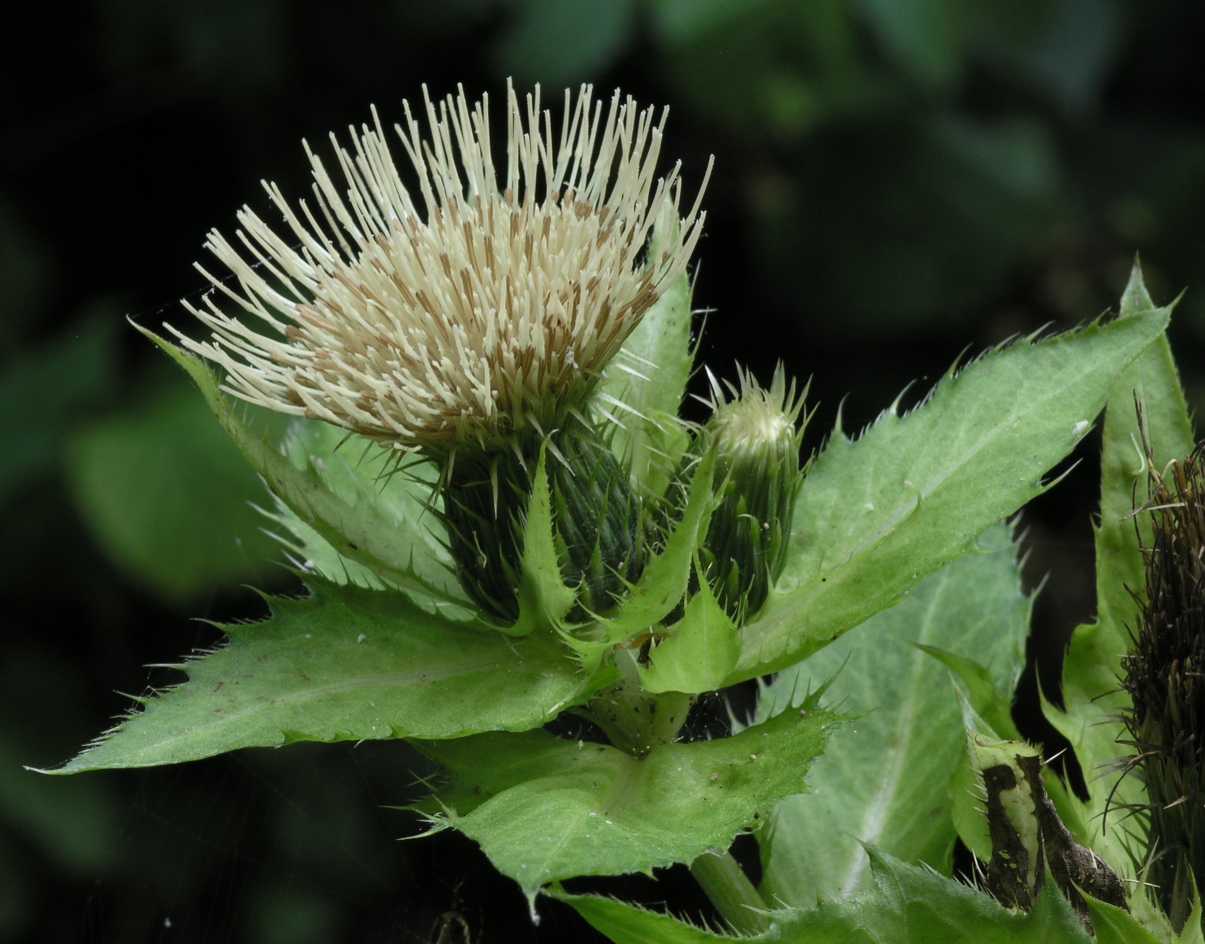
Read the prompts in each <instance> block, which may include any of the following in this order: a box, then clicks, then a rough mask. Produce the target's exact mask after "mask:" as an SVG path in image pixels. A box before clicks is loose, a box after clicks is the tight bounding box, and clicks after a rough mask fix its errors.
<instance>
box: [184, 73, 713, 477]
mask: <svg viewBox="0 0 1205 944" xmlns="http://www.w3.org/2000/svg"><path fill="white" fill-rule="evenodd" d="M423 110H424V111H425V125H423V124H421V123H420V121H419V119H418V118H416V117H415V115H414V114H412V112H411V109H410V106H409V105H408V104H404V105H403V111H404V116H405V121H404V123H403V124H401V125H396V126H395V128H394V130H395V131H396V135H397V139H398V141H397V143H398V144H400V146H401V150H402V151H403V152H404V154H405V156H406V158H407V160H408V161H409V163H410V165H412V171H413V173H412V174H411V177H412V178H413V181H414V183H413V185H408V184H407V183H406V182H405V181H404V180H403V174H402V172H401V171H400V170H399V169H398V167H397V165H396V164H395V162H394V158H393V154H392V152H391V149H390V145H389V142H388V138H389V137H390V136H389V135H388V134H387V133H386V131H385V130H384V129H383V127H382V125H381V122H380V119H379V117H378V116H377V114H376V111H375V109H374V110H373V122H372V125H371V126H369V125H363V126H361V127H360V128H359V130H355V129H349V133H350V138H351V146H350V149H348V148H346V147H344V146H342V145H340V144H339V142H338V140H337V139H336V138H335V136H334V135H332V136H331V141H332V145H333V148H334V155H335V159H336V162H337V164H338V174H339V181H338V182H336V178H335V177H334V176H332V174H331V173H330V172H328V170H327V167H326V165H325V164H324V163H323V161H322V160H321V159H320V158H319V157H317V156H316V155H315V154H314V153H313V152H312V151H311V150H310V148H309V146H308V144H307V145H306V152H307V154H308V155H309V158H310V165H311V169H312V173H313V178H314V184H313V200H312V202H311V201H307V200H304V199H303V200H300V201H298V203H297V204H296V206H294V205H292V204H290V203H289V202H288V201H287V200H286V199H285V197H284V195H283V194H282V192H281V190H280V188H279V187H277V186H276V185H275V184H270V183H265V184H264V186H265V189H266V190H267V192H268V196H269V197H270V199H271V201H272V203H273V204H274V205H275V207H276V209H277V210H278V211H279V212H280V213H281V215H282V216H283V223H284V225H283V226H282V227H281V228H280V230H279V231H276V230H273V229H272V228H271V227H270V226H269V225H268V224H267V223H266V222H265V221H264V220H263V219H262V218H261V217H260V216H259V215H258V214H257V213H256V212H255V211H253V210H251V209H250V208H247V207H244V208H243V209H242V210H241V211H239V213H238V214H237V219H238V222H239V225H240V229H238V230H237V232H236V234H235V238H234V240H233V241H232V240H229V239H227V238H226V237H225V236H223V235H222V234H221V233H219V232H217V231H216V230H215V231H212V232H211V233H210V234H209V236H208V239H207V241H206V244H205V245H206V248H208V249H209V251H210V252H211V253H212V254H213V255H214V256H215V257H216V258H217V259H218V261H219V262H221V263H222V264H223V265H224V266H225V267H226V268H227V269H229V270H230V272H231V273H233V276H234V278H233V280H231V281H229V282H228V280H227V279H223V278H222V277H219V276H217V275H212V274H210V272H209V271H208V270H206V269H205V268H203V267H201V266H199V265H198V269H200V271H201V272H202V273H203V274H204V275H205V276H206V278H208V279H209V281H210V282H211V283H212V286H213V288H212V290H211V291H209V292H207V293H206V295H205V297H204V299H203V301H202V303H201V305H200V306H199V307H198V306H194V305H191V304H189V303H187V302H186V303H185V305H186V307H188V308H189V310H190V311H192V312H193V314H195V315H196V316H197V317H198V318H200V319H201V321H203V322H204V323H205V324H206V325H207V326H208V327H209V328H210V329H212V335H211V336H210V337H209V338H208V339H207V340H202V341H193V340H190V339H188V338H183V337H182V341H183V343H184V344H185V345H187V346H188V347H189V348H190V349H191V350H193V351H194V352H195V353H198V354H200V355H202V356H203V357H205V358H208V359H209V360H210V361H213V362H214V363H216V364H220V365H221V366H222V367H223V368H224V369H225V371H226V378H225V389H226V390H227V391H228V392H229V393H231V394H233V395H235V396H237V397H241V398H242V399H244V400H247V401H250V402H252V403H255V404H258V405H260V406H264V407H267V408H269V409H273V410H277V411H280V412H283V413H290V414H295V415H303V416H307V417H311V418H317V419H321V420H325V421H327V422H330V423H333V424H336V425H338V426H341V427H344V428H346V429H348V430H351V431H353V432H356V433H359V434H361V435H364V436H368V437H371V438H374V439H377V440H380V441H384V442H387V443H389V444H390V445H393V446H396V447H398V448H402V449H422V450H425V451H427V452H429V453H433V454H435V455H439V454H450V453H452V452H453V451H454V450H455V449H456V448H457V447H458V446H461V445H468V444H475V445H476V446H479V447H480V448H482V449H493V448H498V447H500V446H504V444H505V443H506V442H507V441H508V440H509V438H510V437H511V436H512V435H514V434H516V433H522V432H523V431H525V430H535V431H537V432H540V431H542V430H544V429H547V428H551V427H554V426H556V425H558V423H560V422H561V421H562V420H563V419H564V418H565V417H566V416H568V415H572V414H574V413H578V414H579V415H580V413H581V411H582V409H583V407H584V406H585V404H586V403H587V401H588V400H589V397H590V394H591V393H592V392H593V389H594V387H595V385H596V382H597V379H598V377H599V374H600V372H601V371H602V369H603V368H604V367H605V366H606V364H607V363H608V361H610V360H611V358H612V357H613V356H614V355H615V354H616V352H617V351H618V350H619V348H620V346H621V345H622V344H623V342H624V340H625V339H626V338H627V336H628V335H629V334H630V333H631V331H632V330H633V329H634V328H635V326H636V325H637V324H638V323H639V322H640V319H641V318H642V316H643V315H644V314H645V312H647V311H648V310H649V308H650V307H652V305H653V304H654V303H655V302H656V301H657V299H658V298H659V296H660V294H661V292H662V291H663V289H664V288H665V287H666V286H667V285H668V284H669V283H670V282H671V281H672V280H673V279H674V278H675V277H677V276H680V275H681V274H682V272H683V271H684V270H685V267H686V265H687V262H688V260H689V257H690V255H691V252H692V250H693V249H694V246H695V243H696V242H697V241H698V238H699V234H700V231H701V229H702V226H703V221H704V216H705V214H704V213H702V212H701V211H700V208H699V198H701V196H702V192H703V188H700V191H699V195H698V197H696V199H695V200H694V202H693V204H692V205H691V206H690V208H689V209H687V210H686V211H685V213H683V211H682V209H681V202H682V184H681V179H680V176H679V168H678V165H675V166H674V167H673V168H672V169H671V170H670V172H669V173H668V174H667V175H666V176H665V177H662V178H658V176H657V171H656V166H657V162H658V157H659V153H660V148H661V133H662V129H663V127H664V124H665V117H666V115H665V112H662V114H661V115H660V116H659V117H655V116H654V113H653V111H652V109H645V110H640V109H638V107H637V105H636V103H635V102H634V101H633V100H632V99H631V98H630V97H629V98H626V99H623V98H621V97H620V95H619V93H618V92H616V93H615V94H614V96H613V97H612V98H611V100H610V103H609V104H608V105H605V106H604V104H603V102H601V101H599V100H596V99H595V97H594V95H593V91H592V89H591V88H590V86H583V87H582V88H581V90H580V91H579V93H578V95H577V96H576V98H574V97H573V96H571V94H570V93H569V91H568V90H567V91H566V92H565V98H564V108H563V113H562V115H561V118H560V121H559V127H558V128H557V129H556V130H555V131H554V123H553V119H552V116H551V115H550V114H549V112H547V111H544V110H542V109H541V105H540V91H539V87H538V86H537V87H536V89H535V90H534V92H533V93H531V94H529V95H527V96H526V98H525V100H524V101H523V102H522V103H521V102H520V100H519V97H518V96H517V95H516V93H515V91H514V89H513V88H512V87H510V86H509V85H508V88H507V103H506V112H507V139H506V149H505V154H504V155H503V156H502V157H501V158H500V160H499V162H498V163H495V155H494V146H493V141H492V138H491V128H490V123H489V99H488V95H487V96H483V97H482V98H481V100H480V101H477V102H474V103H470V102H469V101H468V100H467V99H466V98H465V95H464V92H463V90H460V91H459V92H458V93H457V94H456V95H450V96H448V97H447V98H446V99H444V100H443V101H440V102H438V103H436V102H434V101H432V100H431V98H430V97H429V96H428V95H427V94H426V92H425V90H424V109H423ZM708 171H710V166H709V167H708ZM705 186H706V179H705V180H704V182H703V187H705ZM654 225H657V226H659V227H660V226H664V227H665V234H666V238H664V239H659V240H658V245H659V247H660V251H659V252H658V253H657V255H656V258H649V259H643V258H642V254H643V253H644V252H645V246H646V243H647V241H648V237H649V235H650V232H651V230H652V228H653V227H654ZM230 304H232V305H233V306H234V307H235V308H237V309H241V312H240V313H239V314H238V315H231V314H227V313H226V311H225V310H224V308H225V307H229V306H230ZM247 316H250V317H247Z"/></svg>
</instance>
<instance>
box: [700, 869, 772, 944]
mask: <svg viewBox="0 0 1205 944" xmlns="http://www.w3.org/2000/svg"><path fill="white" fill-rule="evenodd" d="M690 874H691V875H693V876H694V877H695V881H696V882H698V883H699V887H700V888H702V889H703V891H704V892H705V893H706V894H707V897H708V898H709V899H710V900H711V903H712V904H713V905H715V907H716V910H717V911H718V912H719V913H720V914H721V915H722V916H723V918H724V920H725V921H727V922H728V923H729V924H730V925H732V928H733V930H735V931H737V932H739V933H741V934H760V933H761V932H763V931H767V930H769V928H770V919H769V917H768V916H767V914H766V912H768V911H769V910H770V909H769V908H768V907H767V906H766V902H765V899H763V898H762V896H761V894H760V893H759V892H758V890H757V889H756V888H754V887H753V883H752V882H751V881H749V876H747V875H746V874H745V870H744V869H742V868H741V865H740V863H739V862H737V861H736V859H734V858H733V857H732V853H730V852H708V853H705V854H704V855H701V856H699V857H698V858H697V859H695V860H694V862H692V863H691V864H690Z"/></svg>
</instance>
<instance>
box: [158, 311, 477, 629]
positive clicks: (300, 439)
mask: <svg viewBox="0 0 1205 944" xmlns="http://www.w3.org/2000/svg"><path fill="white" fill-rule="evenodd" d="M135 327H136V328H138V330H139V331H141V332H142V333H143V334H144V335H146V336H147V337H148V338H150V340H151V341H153V342H154V343H155V344H156V345H157V346H158V347H159V348H161V349H162V350H163V351H164V352H165V353H167V354H168V356H170V357H171V358H172V360H174V361H175V362H176V363H177V364H179V365H180V366H181V367H182V368H184V370H185V372H187V374H188V375H189V376H190V377H191V378H192V379H193V382H194V383H196V385H197V387H198V389H199V390H200V391H201V394H202V395H203V396H204V397H205V400H206V402H207V403H208V404H209V407H210V409H211V410H213V413H214V415H215V416H216V417H217V418H218V422H219V423H220V424H221V426H222V428H223V429H225V430H226V433H227V434H228V435H229V436H230V438H231V439H233V440H234V442H235V444H236V445H237V446H238V447H239V449H240V450H241V451H242V453H243V455H244V456H245V457H246V459H247V461H248V462H249V463H250V464H251V466H252V468H254V469H255V471H256V472H258V473H259V474H260V475H262V476H263V478H264V480H265V481H266V482H267V484H268V487H269V488H270V489H271V490H272V493H273V494H274V495H276V497H277V498H279V499H280V500H281V501H282V502H283V503H284V504H285V505H287V506H288V507H289V509H290V510H291V511H292V512H293V513H294V514H296V515H297V517H299V518H300V519H301V520H302V521H303V522H305V523H306V524H307V525H308V526H309V527H310V528H312V529H313V530H314V531H315V532H317V534H318V535H319V536H320V537H322V538H323V540H325V541H326V542H328V543H329V544H330V546H331V547H332V548H333V549H334V550H335V551H337V552H338V554H340V555H342V556H343V557H347V558H349V559H351V560H354V561H357V562H359V563H361V564H363V565H364V566H365V567H367V568H368V569H369V570H371V571H372V572H373V573H374V574H376V575H377V576H378V577H380V578H382V579H383V580H384V581H386V582H387V583H389V584H390V585H392V586H395V587H398V588H400V589H404V590H409V591H416V592H417V593H418V594H420V595H421V596H423V597H429V598H431V599H433V600H437V601H440V602H444V603H452V604H455V605H456V606H460V607H468V606H469V604H468V602H467V598H466V596H465V594H464V592H463V591H462V590H461V588H460V586H459V584H458V583H457V582H456V578H455V575H454V573H453V571H452V569H451V568H450V567H449V566H448V555H447V553H446V551H445V550H444V548H443V546H442V545H441V544H440V543H439V540H438V539H437V538H436V536H435V535H434V534H433V533H432V531H431V523H432V520H433V515H432V511H431V509H430V508H429V507H428V500H429V495H430V493H429V491H428V490H426V489H425V488H424V487H423V486H422V484H421V480H418V484H416V485H415V487H414V488H410V487H407V483H410V482H413V481H414V480H413V479H408V478H407V477H406V474H405V473H404V472H402V473H397V474H395V475H393V476H392V477H391V479H390V481H389V487H386V488H382V487H381V484H380V482H379V481H377V479H378V478H379V474H374V473H373V471H372V470H370V469H367V468H366V467H365V465H364V463H363V462H361V463H359V464H357V463H355V462H353V461H352V459H351V458H344V457H342V456H340V455H339V454H338V453H337V452H336V451H335V450H334V445H335V443H337V442H339V441H340V440H342V439H343V438H345V437H346V433H343V432H341V431H338V430H335V429H334V428H333V427H331V428H325V429H324V428H323V427H324V425H325V424H317V423H307V424H298V425H297V426H295V427H294V432H293V434H292V436H291V437H290V438H288V439H287V440H286V442H285V447H286V449H287V450H288V453H289V454H288V455H285V454H284V453H283V452H282V451H281V450H280V449H278V448H277V447H276V446H275V445H274V444H273V443H272V442H270V441H269V440H268V439H267V438H265V437H264V436H262V435H261V434H259V433H258V432H257V431H256V430H255V429H253V428H252V427H251V426H250V424H248V423H247V422H246V421H244V420H243V419H242V418H241V417H240V416H239V414H238V411H237V410H236V409H235V404H234V402H233V401H232V400H230V399H229V398H228V397H226V396H224V395H223V394H222V393H221V392H220V391H219V389H218V381H217V378H216V377H215V376H214V374H213V372H212V371H211V370H210V369H209V367H208V366H207V365H206V364H205V363H204V362H203V361H202V360H201V359H200V358H198V357H194V356H193V355H192V354H189V353H188V352H186V351H183V350H181V349H180V348H178V347H177V346H176V345H174V344H172V343H171V342H169V341H166V340H164V339H163V338H161V337H159V336H158V335H156V334H154V333H153V332H151V331H148V330H147V329H146V328H143V327H140V326H138V325H135ZM332 437H333V438H334V442H332V441H331V439H332ZM328 445H329V450H330V451H329V452H328V451H326V449H325V448H324V447H326V446H328ZM349 445H350V446H351V449H352V450H353V451H354V450H355V449H356V445H357V444H355V443H350V444H349ZM366 445H367V444H366V443H365V442H364V441H363V440H360V441H359V447H360V449H361V450H363V448H364V447H365V446H366ZM353 454H358V453H353ZM378 473H379V470H378Z"/></svg>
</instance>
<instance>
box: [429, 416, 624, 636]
mask: <svg viewBox="0 0 1205 944" xmlns="http://www.w3.org/2000/svg"><path fill="white" fill-rule="evenodd" d="M541 446H543V448H544V449H545V450H546V451H545V473H546V475H547V478H548V491H549V496H550V498H551V501H552V520H553V532H554V539H555V541H556V543H557V545H558V550H559V551H560V555H559V556H560V558H561V560H560V570H561V573H560V576H561V579H562V581H563V582H564V583H565V584H566V585H568V586H572V587H575V588H576V589H577V599H578V603H579V607H580V608H581V610H580V612H582V613H584V612H589V613H595V614H604V613H606V612H607V611H608V610H609V609H610V608H611V607H612V605H613V604H614V602H615V600H616V598H617V597H618V596H619V594H620V593H621V592H622V591H623V589H624V587H625V585H626V583H628V582H631V581H634V580H635V579H636V578H637V577H638V576H639V575H640V572H641V570H642V569H643V566H644V561H645V556H646V548H645V540H644V538H645V532H644V520H643V515H642V506H641V502H640V500H639V499H638V497H637V496H636V494H635V492H634V491H633V489H632V486H631V482H630V480H629V476H628V474H627V472H626V471H625V470H624V469H623V467H622V466H621V465H620V463H619V462H618V461H617V460H616V458H615V455H614V454H613V453H612V452H611V449H610V447H609V445H608V443H607V442H606V439H605V437H604V436H603V435H602V433H601V432H600V431H599V430H597V429H595V428H593V427H586V426H582V425H580V424H577V425H573V426H571V427H570V428H569V429H568V430H564V431H557V432H556V433H553V434H551V435H550V436H549V437H548V439H546V440H538V439H532V440H531V441H529V442H527V443H526V444H525V445H524V446H520V447H517V448H516V449H514V450H512V451H508V452H497V453H492V454H488V455H471V454H470V455H467V456H465V457H464V458H465V461H463V462H461V461H457V463H456V464H455V465H454V466H453V467H452V471H451V475H450V477H449V479H448V481H447V482H446V483H445V485H444V487H443V488H442V494H443V500H444V514H443V517H444V520H445V523H446V524H447V530H448V546H449V550H450V551H451V552H452V557H453V560H454V561H455V563H456V568H457V573H458V575H459V576H460V581H461V584H462V586H464V588H465V590H466V591H468V593H469V595H470V596H471V597H472V598H473V601H474V602H475V603H476V604H477V605H478V606H479V607H481V609H482V610H484V611H485V612H487V613H489V614H490V615H492V616H494V617H496V618H498V619H499V620H502V621H504V622H510V621H513V620H514V619H515V618H516V617H517V616H518V599H517V595H516V589H517V587H518V586H519V581H520V571H521V562H522V555H523V543H524V538H523V535H524V527H525V515H526V513H527V509H528V504H529V502H530V499H531V491H532V484H533V482H532V478H533V475H534V474H535V472H536V469H537V468H538V464H539V453H540V449H541Z"/></svg>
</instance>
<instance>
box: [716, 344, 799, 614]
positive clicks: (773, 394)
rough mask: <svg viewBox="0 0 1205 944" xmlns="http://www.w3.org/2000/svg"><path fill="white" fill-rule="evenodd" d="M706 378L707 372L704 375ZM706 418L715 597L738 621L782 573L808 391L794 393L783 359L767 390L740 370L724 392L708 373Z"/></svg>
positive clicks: (760, 601) (762, 600)
mask: <svg viewBox="0 0 1205 944" xmlns="http://www.w3.org/2000/svg"><path fill="white" fill-rule="evenodd" d="M709 376H710V375H709ZM710 380H711V388H712V399H711V408H712V414H711V419H710V420H708V422H707V426H706V427H705V429H704V435H703V437H702V440H701V441H702V442H704V443H705V444H706V445H708V446H710V447H711V448H714V449H715V451H716V480H717V481H718V482H719V483H720V487H719V504H718V505H717V507H716V509H715V511H714V512H713V513H712V516H711V524H710V526H709V528H708V531H707V539H706V541H705V542H704V558H705V560H704V563H705V570H706V573H707V575H708V578H709V579H710V581H711V585H712V587H713V589H714V592H715V594H716V599H717V600H719V602H720V604H721V605H722V606H723V607H724V608H725V609H726V610H727V611H728V613H729V614H730V615H731V616H732V617H733V619H734V620H736V621H737V622H738V623H739V622H740V621H741V620H742V619H745V618H747V617H748V616H749V615H750V614H752V613H755V612H756V611H757V610H758V609H759V608H760V607H761V605H762V604H763V603H765V601H766V596H767V595H768V594H769V591H770V586H771V584H772V583H773V582H774V580H775V579H777V577H778V575H779V574H780V573H781V572H782V568H783V564H784V563H785V562H786V555H787V544H788V541H789V538H790V533H791V518H792V515H793V513H794V508H795V497H796V495H798V493H799V486H800V484H801V483H802V481H803V470H802V469H801V467H800V463H799V447H800V442H801V440H802V437H803V429H804V427H805V426H806V425H807V422H806V417H805V418H804V422H803V423H802V424H801V423H800V416H801V414H802V412H803V404H804V397H805V396H806V392H807V391H806V390H804V391H802V392H800V393H799V394H798V395H797V394H796V390H795V385H794V383H793V382H792V383H790V384H788V382H787V378H786V372H785V371H784V369H783V367H782V365H781V364H779V365H778V367H777V368H776V369H775V371H774V377H773V379H772V380H771V383H770V387H769V389H766V388H763V387H761V386H759V385H758V383H757V382H756V381H755V380H754V379H753V378H752V376H750V375H749V374H748V373H747V372H745V371H741V372H740V378H739V384H738V385H733V384H728V383H726V384H725V386H726V387H727V391H726V392H725V390H724V388H722V387H721V386H720V384H719V383H718V382H717V381H716V379H715V377H713V376H711V377H710Z"/></svg>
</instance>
